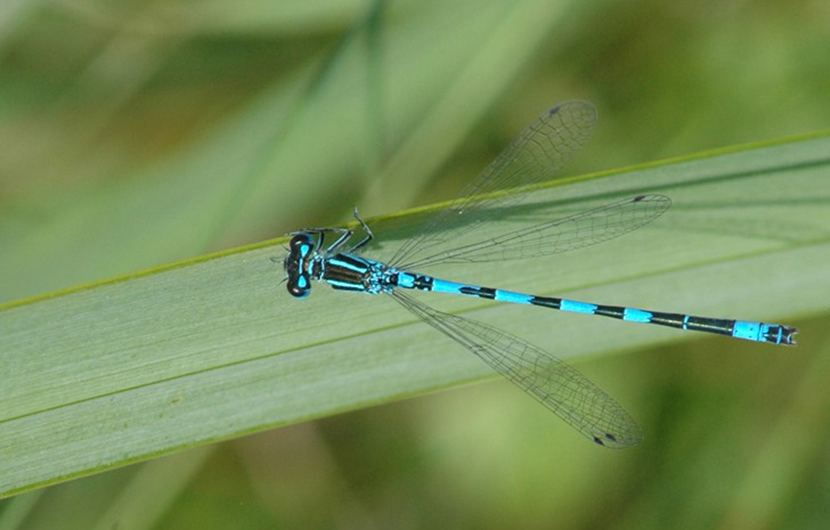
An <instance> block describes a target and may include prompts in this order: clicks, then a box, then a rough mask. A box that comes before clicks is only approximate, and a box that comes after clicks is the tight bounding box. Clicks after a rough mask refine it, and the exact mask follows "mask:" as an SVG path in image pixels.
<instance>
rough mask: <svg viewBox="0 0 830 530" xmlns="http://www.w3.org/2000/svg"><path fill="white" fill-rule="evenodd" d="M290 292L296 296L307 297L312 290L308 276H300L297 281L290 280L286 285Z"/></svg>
mask: <svg viewBox="0 0 830 530" xmlns="http://www.w3.org/2000/svg"><path fill="white" fill-rule="evenodd" d="M286 287H287V288H288V293H289V294H290V295H291V296H293V297H294V298H305V297H306V296H308V293H309V292H311V287H310V286H309V283H308V278H306V277H305V276H299V277H298V278H297V281H296V282H295V281H289V282H288V284H287V285H286Z"/></svg>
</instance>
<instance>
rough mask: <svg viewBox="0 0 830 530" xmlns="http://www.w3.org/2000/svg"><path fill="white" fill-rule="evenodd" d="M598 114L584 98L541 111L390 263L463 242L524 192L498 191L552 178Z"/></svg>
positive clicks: (580, 144) (585, 136)
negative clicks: (467, 235) (500, 192)
mask: <svg viewBox="0 0 830 530" xmlns="http://www.w3.org/2000/svg"><path fill="white" fill-rule="evenodd" d="M596 117H597V112H596V108H595V107H594V106H593V105H592V104H590V103H588V102H586V101H569V102H566V103H562V104H559V105H557V106H555V107H553V108H552V109H550V110H548V111H547V112H545V113H544V114H542V115H541V116H539V118H538V119H537V120H536V121H534V122H533V123H532V124H531V125H530V126H529V127H528V128H527V129H525V130H524V132H522V134H521V135H520V136H519V137H518V138H517V139H516V140H515V141H514V142H513V143H512V144H511V145H510V146H509V147H508V148H507V149H506V150H505V151H504V152H502V154H501V155H499V156H498V158H496V159H495V160H494V161H493V162H492V163H491V164H490V165H489V166H488V167H487V169H486V170H484V172H483V173H482V174H481V175H479V176H478V177H477V178H476V179H475V180H473V181H472V182H471V183H470V184H469V185H468V186H467V187H466V188H465V189H464V191H463V192H462V194H461V196H460V197H459V198H458V199H456V200H454V201H453V202H452V203H450V205H449V206H448V207H447V208H446V209H444V210H442V211H441V212H439V213H438V214H436V216H435V217H434V218H433V219H432V220H431V221H430V222H428V223H427V224H426V226H424V228H423V229H422V231H421V232H420V233H419V234H418V235H417V236H415V237H413V238H411V239H409V240H408V241H407V242H405V243H404V244H403V245H402V246H401V247H400V248H399V249H398V250H397V252H396V253H395V255H394V256H392V258H390V259H389V260H387V263H389V264H390V265H392V266H399V265H401V264H405V263H410V262H413V261H416V260H417V259H418V257H419V256H423V255H425V254H435V253H436V252H438V251H439V250H440V247H441V246H442V245H446V244H448V243H452V244H461V245H463V244H464V243H463V241H462V240H461V239H460V238H461V237H462V236H463V235H464V234H467V233H470V232H471V231H473V230H474V229H475V228H476V227H478V226H479V225H480V224H481V223H483V222H485V221H487V220H488V219H490V218H491V217H494V216H498V215H500V214H501V212H500V210H503V209H504V208H506V207H508V206H512V205H514V204H516V203H517V202H519V201H521V200H523V199H524V197H523V195H524V194H499V193H494V192H497V191H499V190H505V189H509V188H516V187H521V186H526V185H529V184H533V183H536V182H543V181H546V180H548V179H550V178H552V177H553V176H554V175H555V174H556V173H558V172H559V171H560V170H561V169H562V168H563V167H564V165H565V163H566V162H567V161H568V160H570V159H571V158H572V157H573V156H574V155H575V154H576V153H577V152H578V151H580V150H581V149H582V147H583V146H584V145H585V143H586V142H587V141H588V138H590V136H591V132H592V131H593V129H594V124H595V123H596Z"/></svg>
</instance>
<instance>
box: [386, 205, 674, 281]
mask: <svg viewBox="0 0 830 530" xmlns="http://www.w3.org/2000/svg"><path fill="white" fill-rule="evenodd" d="M670 206H671V199H669V198H668V197H666V196H664V195H638V196H637V197H631V198H628V199H624V200H621V201H617V202H614V203H611V204H607V205H605V206H601V207H599V208H594V209H593V210H588V211H585V212H581V213H578V214H575V215H571V216H569V217H564V218H562V219H556V220H553V221H549V222H544V223H540V224H537V225H534V226H530V227H527V228H523V229H519V230H514V231H512V232H507V233H504V234H501V235H498V236H496V237H494V238H490V239H486V240H483V241H478V242H475V243H471V244H468V245H465V246H460V247H452V248H448V249H442V250H440V251H438V252H435V253H434V254H429V255H425V256H422V257H420V258H418V259H416V260H415V261H411V262H407V263H405V264H401V265H400V267H401V268H404V269H407V270H413V269H418V268H421V267H424V266H428V265H434V264H437V263H467V262H483V261H505V260H511V259H525V258H535V257H540V256H548V255H550V254H556V253H559V252H567V251H569V250H574V249H577V248H582V247H587V246H590V245H596V244H597V243H602V242H603V241H608V240H609V239H614V238H615V237H619V236H621V235H623V234H627V233H628V232H632V231H634V230H637V229H638V228H640V227H642V226H644V225H646V224H648V223H650V222H652V221H654V220H655V219H657V218H658V217H660V216H661V215H662V214H663V212H665V211H666V210H668V209H669V207H670Z"/></svg>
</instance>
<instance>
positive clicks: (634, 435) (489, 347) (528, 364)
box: [389, 290, 643, 449]
mask: <svg viewBox="0 0 830 530" xmlns="http://www.w3.org/2000/svg"><path fill="white" fill-rule="evenodd" d="M389 295H390V296H392V298H394V299H395V300H396V301H398V302H399V303H400V304H401V305H403V306H404V307H405V308H407V309H408V310H409V311H411V312H412V313H414V314H415V315H417V316H418V317H419V318H420V319H421V320H423V321H424V322H426V323H427V324H429V325H430V326H432V327H434V328H435V329H437V330H438V331H440V332H442V333H444V334H445V335H447V336H449V337H450V338H452V339H453V340H455V341H457V342H459V343H460V344H461V345H463V346H464V347H465V348H467V349H468V350H470V351H472V352H473V353H474V354H476V355H477V356H478V357H479V358H481V359H482V360H483V361H484V362H486V363H487V364H489V365H490V366H491V367H492V368H493V369H494V370H496V371H497V372H499V373H500V374H501V375H503V376H505V377H506V378H508V379H509V380H511V381H512V382H513V383H515V384H516V386H518V387H519V388H521V389H522V390H524V391H525V392H527V393H528V394H530V395H531V396H533V397H534V398H535V399H537V400H538V401H539V402H540V403H542V404H543V405H545V406H546V407H547V408H549V409H550V410H552V411H553V412H555V413H556V414H557V415H558V416H559V417H560V418H562V419H563V420H565V421H566V422H567V423H568V424H569V425H571V426H572V427H573V428H575V429H576V430H577V431H579V432H580V433H582V434H583V435H584V436H586V437H587V438H589V439H590V440H592V441H594V442H596V443H598V444H600V445H602V446H604V447H610V448H614V449H620V448H623V447H628V446H630V445H634V444H637V443H639V442H640V440H642V437H643V434H642V431H641V430H640V427H639V425H637V423H636V422H635V421H634V420H633V419H631V417H630V416H629V415H628V413H627V412H626V411H625V410H624V409H623V408H622V407H621V406H620V405H619V404H618V403H617V402H616V401H614V399H613V398H612V397H611V396H609V395H608V394H606V393H605V392H603V391H602V390H601V389H600V388H599V387H598V386H596V385H595V384H594V383H592V382H591V381H589V380H588V379H587V378H586V377H585V376H584V375H582V374H580V373H579V372H578V371H576V370H575V369H573V368H571V367H570V366H568V365H567V364H565V363H564V362H562V361H560V360H559V359H557V358H556V357H554V356H553V355H551V354H549V353H547V352H545V351H544V350H542V349H540V348H538V347H536V346H534V345H532V344H530V343H527V342H524V341H523V340H521V339H519V338H518V337H514V336H513V335H510V334H508V333H506V332H504V331H501V330H498V329H496V328H493V327H491V326H488V325H486V324H483V323H481V322H476V321H473V320H469V319H466V318H463V317H460V316H456V315H450V314H448V313H443V312H441V311H437V310H435V309H433V308H431V307H429V306H427V305H424V304H423V303H421V302H419V301H417V300H415V299H414V298H412V297H410V296H408V295H406V294H404V293H402V292H400V291H397V290H396V291H391V292H390V293H389Z"/></svg>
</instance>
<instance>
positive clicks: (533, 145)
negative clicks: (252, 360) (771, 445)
mask: <svg viewBox="0 0 830 530" xmlns="http://www.w3.org/2000/svg"><path fill="white" fill-rule="evenodd" d="M595 122H596V109H595V108H594V106H593V105H591V104H590V103H587V102H582V101H573V102H567V103H563V104H560V105H557V106H555V107H553V108H552V109H550V110H549V111H547V112H545V113H544V114H542V115H541V116H540V117H539V118H538V119H537V120H536V121H534V122H533V123H532V124H531V125H530V126H529V127H528V128H527V129H526V130H525V131H524V132H523V133H522V134H521V135H520V136H519V138H518V139H517V140H516V141H514V142H513V144H511V145H510V147H508V148H507V149H506V150H505V151H504V152H503V153H502V154H501V155H500V156H499V157H498V158H496V160H495V161H493V162H492V163H491V164H490V166H489V167H488V168H487V169H486V170H485V171H484V172H483V173H482V174H481V175H480V176H479V177H478V178H476V179H475V180H474V181H473V182H472V183H471V184H470V185H469V186H468V187H467V188H466V189H465V192H464V193H463V194H462V195H461V197H460V198H458V199H456V200H455V201H453V202H452V203H450V204H449V206H447V207H446V208H445V209H444V210H442V211H441V212H439V213H438V214H436V216H435V217H434V218H433V219H432V220H431V221H430V222H428V223H427V224H426V226H425V227H424V228H423V230H421V231H420V232H419V233H418V235H416V236H414V237H412V238H411V239H409V240H408V241H406V242H405V243H403V245H401V246H400V247H399V249H398V250H397V251H396V253H395V254H394V255H393V256H392V257H391V258H390V259H389V260H386V261H377V260H374V259H370V258H367V257H364V256H361V255H360V254H359V252H360V250H361V249H363V248H364V247H365V246H366V245H367V244H368V243H369V242H370V241H371V240H372V239H373V237H374V235H373V233H372V230H371V229H370V228H369V226H367V224H366V223H365V222H364V221H363V220H362V219H361V218H360V216H359V215H358V214H357V209H355V212H354V216H355V218H356V219H357V221H358V222H359V223H360V226H361V227H362V229H363V230H364V231H365V236H364V237H362V238H360V239H359V241H357V242H356V243H351V240H352V236H353V233H352V231H351V230H348V229H345V228H311V229H306V230H301V231H297V232H292V233H291V234H290V235H292V236H293V237H292V239H291V243H290V246H289V254H288V256H287V257H286V258H285V262H284V268H285V272H286V274H287V280H288V282H287V287H288V292H289V293H291V295H292V296H295V297H297V298H303V297H305V296H308V294H309V292H310V291H311V281H312V280H316V281H325V282H326V283H328V284H329V285H331V286H332V287H333V288H334V289H339V290H345V291H355V292H360V293H367V294H379V293H383V294H385V295H388V296H389V297H391V298H392V299H394V300H395V301H397V302H398V303H400V304H401V305H402V306H404V307H405V308H406V309H408V310H409V311H411V312H412V313H414V314H415V315H416V316H417V317H418V318H420V319H421V320H423V321H424V322H426V323H427V324H429V325H430V326H432V327H434V328H435V329H437V330H438V331H440V332H442V333H444V334H446V335H447V336H449V337H450V338H452V339H453V340H455V341H456V342H458V343H460V344H461V345H462V346H464V347H465V348H467V349H469V350H470V351H472V352H473V353H474V354H476V355H477V356H478V357H480V358H481V359H482V360H483V361H484V362H486V363H487V364H489V365H490V366H491V367H492V368H493V369H495V370H496V371H497V372H499V373H500V374H502V375H503V376H505V377H506V378H508V379H509V380H511V381H512V382H513V383H515V384H516V385H517V386H519V387H520V388H521V389H522V390H524V391H525V392H527V393H528V394H530V395H531V396H533V397H534V398H536V399H537V400H538V401H540V402H541V403H542V404H543V405H545V406H546V407H548V408H549V409H551V410H552V411H553V412H555V413H556V414H557V415H559V416H560V417H561V418H562V419H563V420H565V421H566V422H567V423H568V424H570V425H571V426H573V427H574V428H575V429H576V430H578V431H579V432H580V433H582V434H583V435H585V436H587V437H588V438H590V439H591V440H593V441H594V442H596V443H597V444H600V445H602V446H605V447H614V448H621V447H627V446H629V445H633V444H636V443H638V442H639V441H640V440H641V439H642V431H641V429H640V427H639V426H638V425H637V423H636V422H635V421H634V420H633V419H631V417H630V416H629V415H628V413H627V412H626V411H625V410H623V408H622V407H621V406H620V405H619V404H617V402H616V401H615V400H614V399H613V398H611V397H610V396H608V395H607V394H606V393H605V392H603V391H602V390H601V389H600V388H599V387H597V386H596V385H595V384H594V383H592V382H591V381H589V380H588V379H587V378H586V377H585V376H583V375H582V374H580V373H579V372H578V371H576V370H575V369H574V368H571V367H570V366H568V365H567V364H565V363H564V362H562V361H561V360H559V359H557V358H556V357H554V356H553V355H551V354H550V353H548V352H546V351H544V350H542V349H541V348H539V347H537V346H534V345H532V344H530V343H528V342H525V341H523V340H522V339H519V338H518V337H515V336H513V335H511V334H509V333H507V332H505V331H502V330H499V329H497V328H494V327H492V326H489V325H487V324H483V323H481V322H476V321H474V320H470V319H467V318H464V317H460V316H458V315H452V314H448V313H444V312H441V311H438V310H436V309H433V308H431V307H429V306H427V305H426V304H424V303H423V302H420V301H419V300H416V299H415V298H413V297H412V296H410V295H408V294H406V293H405V292H404V291H405V290H420V291H433V292H441V293H452V294H459V295H465V296H473V297H477V298H486V299H489V300H495V301H498V302H512V303H517V304H528V305H533V306H538V307H546V308H550V309H558V310H560V311H571V312H576V313H584V314H589V315H602V316H606V317H611V318H616V319H620V320H625V321H629V322H641V323H648V324H658V325H661V326H669V327H673V328H678V329H683V330H693V331H703V332H707V333H718V334H722V335H728V336H731V337H735V338H739V339H747V340H753V341H758V342H768V343H772V344H795V340H794V335H795V334H796V333H797V332H798V330H797V329H795V328H793V327H789V326H783V325H780V324H767V323H764V322H752V321H742V320H729V319H719V318H707V317H698V316H692V315H685V314H680V313H666V312H659V311H646V310H642V309H635V308H631V307H618V306H610V305H601V304H593V303H585V302H578V301H575V300H568V299H564V298H554V297H548V296H534V295H530V294H524V293H518V292H513V291H507V290H502V289H493V288H490V287H481V286H479V285H470V284H465V283H457V282H453V281H448V280H443V279H439V278H436V277H433V276H429V275H426V274H422V273H420V272H416V271H418V270H420V269H421V268H422V267H428V266H434V265H438V264H442V263H473V262H487V261H508V260H516V259H525V258H532V257H540V256H548V255H551V254H556V253H560V252H566V251H569V250H574V249H577V248H582V247H586V246H589V245H594V244H597V243H601V242H603V241H608V240H609V239H613V238H615V237H618V236H621V235H623V234H626V233H628V232H631V231H633V230H636V229H638V228H640V227H642V226H644V225H646V224H648V223H651V222H652V221H654V220H655V219H657V218H658V217H660V215H662V214H663V213H664V212H665V211H666V210H667V209H668V208H669V207H670V206H671V200H669V198H668V197H665V196H663V195H637V196H635V197H631V198H627V199H623V200H620V201H617V202H613V203H611V204H607V205H605V206H601V207H599V208H594V209H591V210H587V211H585V212H582V213H578V214H575V215H571V216H568V217H564V218H561V219H556V220H550V221H543V222H541V223H538V224H534V225H532V226H527V227H523V228H516V226H515V225H512V226H511V227H508V228H502V229H501V231H500V232H498V231H497V232H498V233H497V234H496V235H495V236H494V235H493V233H492V231H491V230H488V233H489V234H490V235H489V236H488V237H487V238H482V237H481V236H480V235H479V232H480V231H479V230H478V229H479V228H481V227H482V225H483V224H484V223H486V222H488V221H494V220H496V219H497V218H499V217H502V216H504V212H505V211H507V210H508V209H509V207H515V206H516V205H517V204H518V202H519V201H521V200H523V199H524V198H525V197H527V194H523V193H500V192H501V191H502V190H506V189H510V188H519V187H524V186H527V185H529V184H534V183H537V182H542V181H545V180H548V179H550V178H551V177H552V176H553V175H554V174H555V173H557V172H558V171H559V170H560V169H561V168H562V166H563V165H564V164H565V163H566V162H567V161H568V160H569V159H570V158H571V157H572V156H573V155H574V154H576V153H577V152H578V151H579V150H580V149H581V148H582V147H583V145H584V144H585V142H586V141H587V140H588V138H589V137H590V135H591V132H592V130H593V128H594V123H595ZM327 236H332V237H334V240H333V241H332V242H331V243H327V242H326V238H327Z"/></svg>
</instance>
